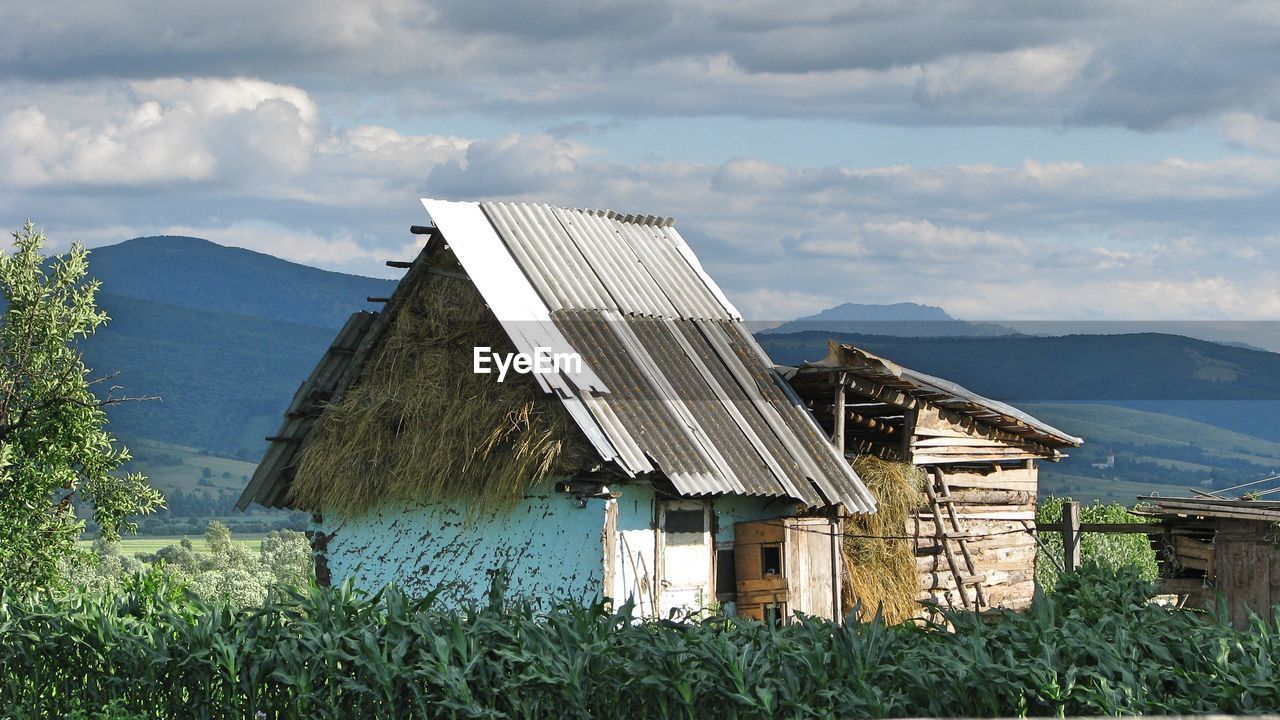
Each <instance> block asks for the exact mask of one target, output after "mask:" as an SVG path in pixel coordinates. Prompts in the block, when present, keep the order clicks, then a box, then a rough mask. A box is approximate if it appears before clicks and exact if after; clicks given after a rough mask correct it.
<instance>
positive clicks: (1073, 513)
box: [1062, 501, 1080, 572]
mask: <svg viewBox="0 0 1280 720" xmlns="http://www.w3.org/2000/svg"><path fill="white" fill-rule="evenodd" d="M1062 561H1063V565H1064V566H1065V567H1066V569H1067V572H1075V571H1076V570H1077V569H1078V568H1079V567H1080V503H1078V502H1075V501H1068V502H1064V503H1062Z"/></svg>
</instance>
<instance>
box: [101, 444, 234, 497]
mask: <svg viewBox="0 0 1280 720" xmlns="http://www.w3.org/2000/svg"><path fill="white" fill-rule="evenodd" d="M123 442H124V444H125V445H127V446H128V447H129V450H130V452H131V453H132V454H133V462H131V463H130V464H129V468H128V469H129V470H133V471H137V472H141V473H143V474H144V475H146V476H147V477H148V478H150V479H151V483H152V485H154V486H155V487H158V488H160V489H161V491H164V490H186V491H190V492H198V491H201V490H204V491H214V492H218V491H223V490H229V491H233V492H235V493H237V494H238V493H239V492H240V491H241V490H243V489H244V486H245V484H246V483H248V481H249V477H250V476H252V475H253V470H254V468H255V467H257V466H256V465H255V464H254V463H251V462H245V461H243V460H233V459H231V458H224V457H218V456H216V455H208V454H202V453H201V452H200V451H199V450H196V449H194V448H189V447H182V446H181V445H170V444H168V443H162V442H156V441H155V440H140V439H135V438H124V439H123ZM206 468H208V471H209V472H208V477H205V469H206ZM202 481H203V482H204V484H203V485H202V484H201V482H202Z"/></svg>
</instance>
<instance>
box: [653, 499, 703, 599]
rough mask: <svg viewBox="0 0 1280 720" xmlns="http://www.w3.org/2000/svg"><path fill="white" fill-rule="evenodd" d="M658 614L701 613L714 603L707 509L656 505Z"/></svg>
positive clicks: (688, 503)
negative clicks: (676, 611) (675, 612)
mask: <svg viewBox="0 0 1280 720" xmlns="http://www.w3.org/2000/svg"><path fill="white" fill-rule="evenodd" d="M657 545H658V556H659V565H658V567H659V575H658V578H659V580H658V614H659V616H660V617H668V616H669V615H670V613H671V611H673V610H679V611H681V612H689V611H697V610H702V609H704V608H706V607H708V606H709V605H711V603H712V602H713V601H714V600H715V595H714V588H713V587H712V585H713V569H714V567H715V565H714V563H713V553H714V544H713V542H712V536H711V505H710V504H709V503H707V502H706V501H702V500H660V501H658V543H657Z"/></svg>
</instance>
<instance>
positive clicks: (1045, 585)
mask: <svg viewBox="0 0 1280 720" xmlns="http://www.w3.org/2000/svg"><path fill="white" fill-rule="evenodd" d="M1070 499H1071V498H1061V497H1058V496H1056V495H1050V496H1048V497H1045V498H1041V499H1040V505H1039V507H1038V508H1036V521H1037V522H1041V523H1053V524H1055V525H1056V524H1057V523H1059V522H1061V520H1062V504H1063V503H1064V502H1067V501H1069V500H1070ZM1080 522H1081V523H1141V522H1143V520H1142V519H1141V518H1138V517H1136V516H1134V515H1131V514H1130V513H1129V510H1128V508H1126V507H1125V506H1123V505H1121V504H1119V503H1110V504H1106V503H1095V504H1093V505H1083V506H1081V508H1080ZM1040 543H1041V545H1040V549H1039V550H1038V552H1037V557H1036V587H1038V588H1040V589H1041V591H1043V592H1052V591H1053V589H1054V588H1055V587H1056V586H1057V585H1058V574H1059V570H1058V568H1060V567H1062V565H1063V551H1062V533H1057V532H1045V533H1040ZM1080 557H1081V559H1082V560H1085V561H1089V560H1092V561H1093V562H1095V563H1097V564H1098V565H1099V566H1101V567H1102V568H1105V569H1107V570H1111V571H1114V572H1120V571H1121V570H1123V569H1125V568H1135V569H1136V571H1137V573H1138V577H1139V578H1141V579H1142V580H1143V581H1146V582H1152V581H1154V580H1155V579H1156V575H1157V571H1158V566H1157V563H1156V553H1155V550H1153V549H1152V548H1151V541H1150V540H1148V539H1147V536H1146V535H1141V534H1127V533H1124V534H1122V533H1084V534H1083V535H1081V537H1080Z"/></svg>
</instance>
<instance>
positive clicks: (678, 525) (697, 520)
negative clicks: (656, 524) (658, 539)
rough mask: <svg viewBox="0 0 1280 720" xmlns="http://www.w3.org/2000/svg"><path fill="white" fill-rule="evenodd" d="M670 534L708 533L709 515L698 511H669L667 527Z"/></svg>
mask: <svg viewBox="0 0 1280 720" xmlns="http://www.w3.org/2000/svg"><path fill="white" fill-rule="evenodd" d="M664 529H665V530H666V531H667V532H669V533H699V534H701V533H704V532H706V531H707V513H706V511H704V510H703V509H702V508H698V509H696V510H668V511H667V517H666V527H665V528H664Z"/></svg>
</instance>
